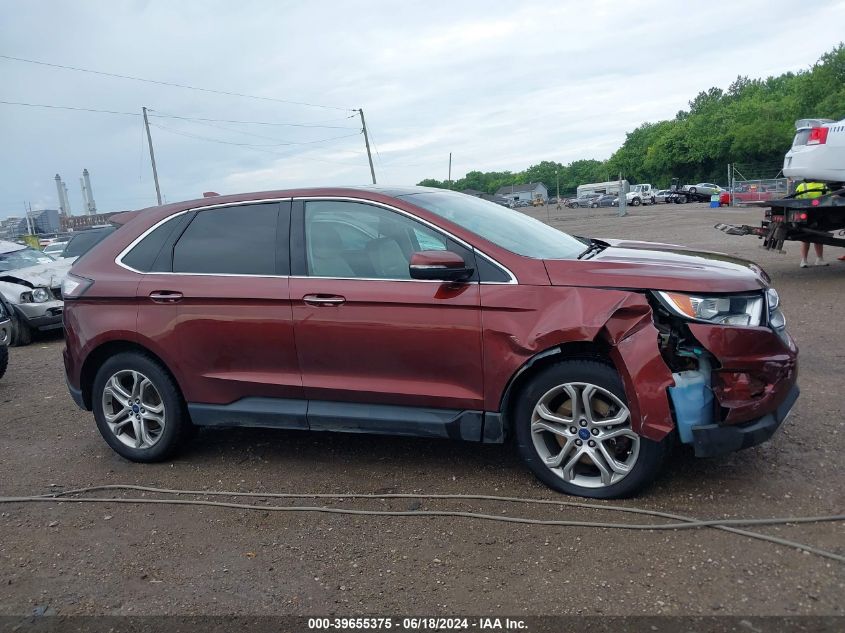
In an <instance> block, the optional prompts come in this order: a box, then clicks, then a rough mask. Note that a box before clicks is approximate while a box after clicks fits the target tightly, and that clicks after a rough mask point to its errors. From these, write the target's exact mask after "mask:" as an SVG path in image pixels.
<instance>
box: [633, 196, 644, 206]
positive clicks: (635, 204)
mask: <svg viewBox="0 0 845 633" xmlns="http://www.w3.org/2000/svg"><path fill="white" fill-rule="evenodd" d="M640 202H642V201H641V200H640V199H639V198H634V199H633V200H631V206H634V207H638V206H640Z"/></svg>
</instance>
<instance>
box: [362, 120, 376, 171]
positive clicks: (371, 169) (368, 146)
mask: <svg viewBox="0 0 845 633" xmlns="http://www.w3.org/2000/svg"><path fill="white" fill-rule="evenodd" d="M358 114H360V115H361V127H362V128H363V129H364V144H365V145H366V146H367V160H369V161H370V175H371V176H372V177H373V184H376V170H375V169H374V168H373V155H372V153H371V152H370V137H369V136H367V123H366V121H364V109H363V108H358Z"/></svg>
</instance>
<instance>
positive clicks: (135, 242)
mask: <svg viewBox="0 0 845 633" xmlns="http://www.w3.org/2000/svg"><path fill="white" fill-rule="evenodd" d="M287 200H303V201H306V202H307V201H309V200H312V201H319V200H326V201H341V202H357V203H360V204H369V205H373V206H377V207H382V208H384V209H387V210H389V211H393V212H395V213H399V214H400V215H404V216H405V217H408V218H411V219H412V220H415V221H417V222H419V223H421V224H423V225H425V226H427V227H429V228H431V229H433V230H435V231H437V232H438V233H441V234H443V235H446V236H447V237H448V238H450V239H452V240H454V241H456V242H457V243H458V244H460V245H461V246H463V247H464V248H468V249H469V250H471V251H473V252H474V253H475V254H476V256H480V257H483V258H484V259H486V260H487V261H488V262H489V263H491V264H492V265H494V266H496V267H497V268H500V269H501V270H502V271H504V272H505V274H507V276H508V277H510V280H509V281H482V282H480V283H481V284H482V285H489V286H507V285H516V284H518V283H519V281H518V280H517V278H516V275H514V274H513V272H512V271H511V270H510V269H509V268H508V267H507V266H504V265H503V264H501V263H499V262H498V261H496V260H495V259H493V258H492V257H490V256H489V255H487V254H486V253H484V252H483V251H481V250H479V249H478V248H476V247H474V246H472V245H471V244H469V243H467V242H466V241H464V240H462V239H461V238H459V237H457V236H455V235H452V234H451V233H450V232H449V231H447V230H445V229H443V228H441V227H439V226H437V225H436V224H434V223H433V222H429V221H428V220H425V219H423V218H421V217H419V216H416V215H414V214H413V213H409V212H407V211H405V210H403V209H398V208H396V207H394V206H391V205H389V204H385V203H384V202H378V201H376V200H369V199H367V198H352V197H349V196H305V197H297V198H293V197H285V198H262V199H260V200H242V201H239V202H225V203H217V204H208V205H202V206H198V207H191V208H190V209H184V210H183V211H179V212H178V213H174V214H173V215H169V216H167V217H166V218H162V219H161V220H159V221H158V222H156V223H155V224H154V225H152V226H151V227H149V228H148V229H147V230H146V231H144V232H143V233H141V235H139V236H138V237H136V238H135V239H134V240H132V242H130V243H129V245H128V246H127V247H126V248H124V249H123V250H122V251H120V253H118V255H117V257H115V258H114V263H115V264H117V265H118V266H120V267H121V268H124V269H126V270H129V271H131V272H133V273H136V274H139V275H179V276H185V277H261V278H270V279H287V278H290V279H338V280H342V281H352V280H356V279H357V280H359V281H412V282H417V283H443V282H442V281H440V280H437V279H381V278H371V277H317V276H315V275H251V274H243V273H187V272H185V273H183V272H179V273H174V272H153V271H148V272H145V271H142V270H137V269H135V268H132V267H131V266H129V265H128V264H125V263H123V258H124V257H125V256H126V255H127V254H128V253H129V251H131V250H132V249H133V248H135V247H136V246H137V245H138V243H139V242H141V240H143V239H144V238H145V237H147V236H148V235H149V234H150V233H152V232H153V231H154V230H156V229H157V228H158V227H160V226H161V225H162V224H164V223H165V222H169V221H170V220H173V219H175V218H178V217H179V216H182V215H184V214H186V213H193V212H194V211H206V210H208V209H219V208H224V207H238V206H245V205H252V204H265V203H271V202H285V201H287Z"/></svg>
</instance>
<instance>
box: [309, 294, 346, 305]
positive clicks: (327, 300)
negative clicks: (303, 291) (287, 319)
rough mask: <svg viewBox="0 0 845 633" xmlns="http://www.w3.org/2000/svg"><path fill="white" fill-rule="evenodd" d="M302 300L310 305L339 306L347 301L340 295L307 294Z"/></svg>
mask: <svg viewBox="0 0 845 633" xmlns="http://www.w3.org/2000/svg"><path fill="white" fill-rule="evenodd" d="M302 300H303V301H304V302H305V303H307V304H308V305H310V306H339V305H343V304H344V303H346V297H341V296H340V295H305V296H304V297H302Z"/></svg>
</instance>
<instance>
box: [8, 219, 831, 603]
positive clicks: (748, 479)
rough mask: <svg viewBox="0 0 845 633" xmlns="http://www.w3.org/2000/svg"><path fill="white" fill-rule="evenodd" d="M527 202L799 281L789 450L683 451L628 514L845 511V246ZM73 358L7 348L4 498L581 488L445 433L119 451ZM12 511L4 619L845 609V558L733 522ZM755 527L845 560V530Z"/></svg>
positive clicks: (793, 298)
mask: <svg viewBox="0 0 845 633" xmlns="http://www.w3.org/2000/svg"><path fill="white" fill-rule="evenodd" d="M530 212H531V213H532V214H534V215H537V216H538V217H540V218H541V219H543V220H550V221H551V222H552V223H553V224H554V225H555V226H557V227H559V228H561V229H563V230H565V231H569V232H572V233H576V234H581V235H592V236H596V237H625V238H632V239H646V240H653V241H662V242H675V243H681V244H688V245H693V246H695V247H700V248H706V249H713V250H720V251H723V252H727V253H731V254H737V255H742V256H746V257H749V258H751V259H754V260H756V261H757V262H758V263H760V264H761V265H763V266H764V268H766V269H767V270H768V272H769V273H770V274H771V276H772V278H773V280H774V283H775V285H776V287H777V288H778V290H779V291H780V292H781V296H782V299H783V303H784V305H785V309H786V313H787V317H788V319H789V324H790V329H791V331H792V333H793V334H794V336H795V338H796V339H797V341H798V344H799V346H800V348H801V352H802V355H801V359H802V376H801V386H802V389H803V394H802V396H801V398H800V399H799V401H798V404H797V405H796V408H795V410H794V412H793V415H792V416H791V417H790V419H789V421H788V423H787V424H786V426H785V427H784V428H783V429H782V431H781V432H780V433H778V434H777V435H776V436H775V437H774V438H773V439H772V441H770V442H769V443H767V444H765V445H763V446H760V447H757V448H753V449H749V450H747V451H745V452H742V453H741V454H736V455H732V456H729V457H724V458H719V459H712V460H693V459H692V458H691V457H689V456H688V455H686V454H684V453H679V454H676V455H675V456H674V457H673V459H672V460H671V462H670V464H669V465H668V467H667V469H666V472H665V473H664V475H663V476H662V477H661V478H660V479H659V481H658V482H657V483H656V484H655V485H654V486H653V487H651V488H650V489H649V490H648V491H647V492H646V493H645V494H643V495H642V496H641V497H640V498H638V499H636V500H629V501H625V502H622V503H623V504H624V505H628V506H639V507H644V508H649V509H657V510H663V511H668V512H676V513H680V514H687V515H693V516H698V517H702V518H703V517H740V516H742V517H748V516H753V517H766V516H797V515H810V514H830V513H836V512H839V513H841V512H842V511H843V509H844V508H845V494H843V491H845V472H843V469H842V468H841V465H842V458H841V455H842V452H843V448H845V438H843V432H842V421H843V418H845V415H843V406H842V391H843V380H842V376H843V374H845V351H843V341H842V336H843V333H845V330H843V328H842V324H841V320H840V319H841V318H842V315H843V314H845V300H843V293H842V288H843V282H845V263H841V262H836V261H835V256H836V255H837V254H839V253H838V252H837V251H836V250H833V249H831V251H830V255H829V259H830V261H831V266H830V267H828V268H811V269H805V270H801V269H799V268H798V253H797V250H798V249H797V246H796V245H789V247H788V248H789V251H790V252H789V254H788V255H785V256H784V255H779V254H773V253H767V252H764V251H762V250H759V249H758V248H757V245H758V243H759V242H758V241H757V240H756V239H755V238H751V237H745V238H739V237H729V236H724V235H723V234H721V233H719V232H717V231H715V230H713V229H712V228H711V227H712V226H713V224H715V223H716V222H718V221H728V222H751V223H754V222H756V220H757V219H758V215H759V212H756V211H742V210H737V209H721V210H711V209H708V208H705V207H704V206H703V205H683V206H678V205H665V206H663V205H662V206H659V207H640V208H637V209H632V214H631V216H630V217H628V218H625V219H620V218H617V217H615V215H614V212H615V211H614V210H609V209H608V210H597V211H592V212H587V211H586V210H577V211H571V210H564V211H558V210H556V209H554V208H553V207H552V208H550V209H545V208H541V209H532V210H530ZM837 323H838V324H839V325H837ZM61 349H62V341H61V339H60V338H57V337H55V336H53V337H48V338H41V339H39V340H36V342H35V343H33V344H32V345H31V346H29V347H26V348H16V349H12V350H11V362H10V368H9V373H8V374H7V375H6V376H5V377H4V378H3V379H2V380H0V458H2V459H0V481H2V484H0V485H2V494H3V495H12V494H41V493H45V492H48V491H49V490H52V489H55V487H56V486H58V487H66V488H67V487H77V486H86V485H95V484H105V483H133V484H143V485H152V486H162V487H169V488H193V489H197V488H200V489H201V488H207V489H217V490H243V491H262V492H268V491H274V492H338V493H349V492H374V493H379V494H384V493H387V492H419V493H422V492H428V493H479V494H498V495H512V496H522V497H535V498H564V497H556V495H555V494H554V493H552V492H551V491H549V490H547V489H546V488H544V487H543V486H542V485H540V484H539V483H537V482H536V481H535V480H534V479H533V478H532V476H531V475H530V474H529V473H528V472H527V471H526V469H524V468H523V467H522V466H521V465H520V463H519V461H518V459H517V458H516V456H515V454H514V451H513V450H512V449H511V448H510V447H508V446H480V445H476V444H461V443H448V442H445V441H433V440H432V441H429V440H418V439H407V438H406V439H400V438H386V437H371V436H367V437H363V436H355V435H329V434H316V433H301V432H292V431H291V432H284V431H266V430H214V431H211V430H209V431H204V432H201V433H199V434H198V435H197V437H196V439H195V441H194V442H193V444H192V445H191V447H190V448H189V449H188V450H187V451H186V452H185V453H184V454H183V455H182V456H181V457H180V458H179V459H177V460H176V461H174V462H172V463H166V464H157V465H137V464H132V463H129V462H127V461H125V460H123V459H121V458H119V457H117V456H116V455H115V454H114V453H113V452H112V451H111V450H110V449H109V448H108V447H107V446H106V444H105V443H104V442H103V441H102V440H101V439H100V437H99V435H98V433H97V430H96V428H95V426H94V423H93V419H92V417H91V415H90V414H89V413H86V412H82V411H79V410H77V409H76V408H75V406H74V404H73V402H72V401H71V400H70V397H69V396H68V395H67V392H66V389H65V385H64V380H63V370H62V362H61ZM51 486H53V488H51ZM136 494H140V493H136ZM132 496H135V495H134V494H133V495H132ZM148 496H152V495H148ZM301 503H302V504H310V503H316V502H311V501H308V500H304V501H302V502H301ZM320 503H322V502H320ZM330 505H344V506H345V507H356V508H375V509H385V508H393V509H417V508H422V509H465V510H475V511H482V512H487V513H490V514H502V513H505V512H507V513H508V514H518V515H522V516H532V517H546V518H558V519H564V518H566V519H574V520H618V521H628V520H634V521H636V522H642V519H636V518H634V519H632V517H631V516H625V515H616V514H612V513H609V512H603V511H596V510H590V509H574V508H560V507H551V506H549V507H540V508H537V507H530V506H522V505H513V504H502V503H492V502H463V503H458V502H454V501H422V502H418V501H412V500H401V501H397V500H393V501H386V500H374V501H370V502H367V501H354V502H353V501H345V502H330ZM599 505H600V504H599ZM0 512H1V513H2V514H0V534H2V539H0V614H7V615H11V614H28V613H31V612H32V611H33V609H39V610H45V609H46V610H47V613H58V614H66V615H69V614H116V615H122V614H185V615H187V614H233V613H237V614H250V615H252V614H278V613H290V614H315V615H326V614H329V613H338V614H346V615H348V614H355V613H381V614H403V613H415V614H444V615H452V614H458V613H460V614H474V615H486V614H510V615H541V614H543V615H552V614H573V615H574V614H614V615H633V614H676V615H678V614H742V615H768V614H776V615H798V614H814V615H833V614H837V615H842V614H843V608H845V607H843V602H842V596H843V595H845V591H843V590H845V565H842V564H839V563H836V562H833V561H829V560H826V559H823V558H819V557H817V556H815V555H810V554H806V553H801V552H799V551H796V550H793V549H790V548H785V547H780V546H775V545H771V544H768V543H764V542H760V541H754V540H750V539H746V538H743V537H740V536H737V535H734V534H729V533H725V532H720V531H716V530H695V531H683V532H659V531H646V532H631V531H619V530H606V529H588V528H560V527H544V526H527V525H514V524H505V523H495V522H490V521H477V520H468V519H456V518H431V517H426V518H384V517H350V516H337V515H322V514H305V513H271V512H264V511H244V510H230V509H218V508H210V507H205V508H197V507H180V506H170V507H165V506H149V505H148V506H133V505H119V504H114V503H110V504H101V505H73V504H59V503H44V504H29V505H23V504H9V505H3V506H0ZM759 531H761V532H766V533H769V534H776V535H779V536H782V537H784V538H790V539H793V540H798V541H802V542H805V543H808V544H812V545H815V546H818V547H822V548H825V549H828V550H831V551H836V552H838V553H840V554H845V526H843V525H842V524H814V525H803V526H800V527H793V526H784V527H779V528H775V527H768V528H761V529H759Z"/></svg>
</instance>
